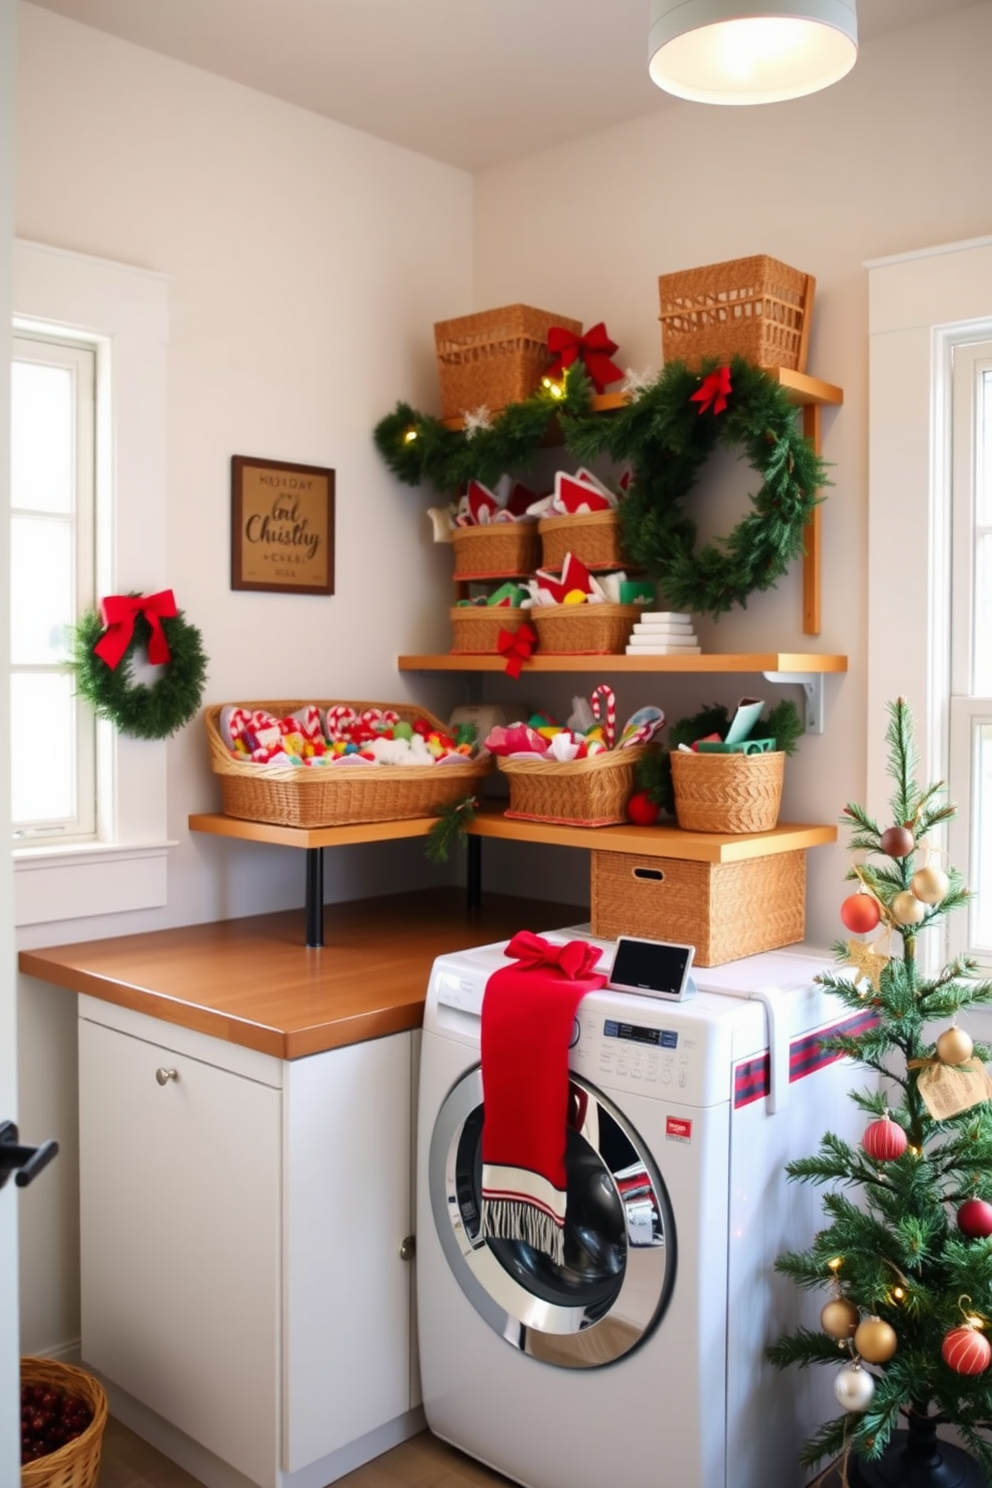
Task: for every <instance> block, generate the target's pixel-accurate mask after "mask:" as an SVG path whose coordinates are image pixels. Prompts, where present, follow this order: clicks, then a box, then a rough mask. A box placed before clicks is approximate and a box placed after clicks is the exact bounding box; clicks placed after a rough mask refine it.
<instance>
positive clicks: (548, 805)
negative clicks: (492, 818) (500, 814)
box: [496, 744, 646, 827]
mask: <svg viewBox="0 0 992 1488" xmlns="http://www.w3.org/2000/svg"><path fill="white" fill-rule="evenodd" d="M645 749H646V746H645V745H643V744H634V745H632V746H631V747H630V748H628V749H610V750H607V751H605V752H604V753H603V754H594V755H593V757H592V759H584V760H574V761H573V762H572V763H571V764H567V765H564V764H559V763H558V762H557V761H556V760H547V759H505V758H503V757H502V756H501V757H500V758H499V759H498V760H497V761H496V763H497V764H498V766H499V768H500V770H501V771H502V772H503V774H504V775H505V776H506V778H507V780H508V781H509V782H510V804H509V807H508V808H507V810H506V812H505V815H506V816H509V817H513V818H515V819H516V820H519V821H540V822H557V823H559V824H563V825H566V826H573V827H609V826H612V825H613V824H614V823H615V822H622V821H626V819H627V802H628V800H629V799H630V796H631V794H632V793H633V790H634V778H635V771H636V769H637V762H638V760H639V759H641V757H642V756H643V754H644V753H645Z"/></svg>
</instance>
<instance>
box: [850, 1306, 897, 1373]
mask: <svg viewBox="0 0 992 1488" xmlns="http://www.w3.org/2000/svg"><path fill="white" fill-rule="evenodd" d="M854 1347H855V1348H856V1349H857V1351H858V1353H859V1354H860V1355H861V1357H862V1359H864V1360H865V1362H866V1363H868V1364H886V1363H887V1362H888V1361H889V1359H891V1358H892V1355H893V1354H894V1353H895V1351H896V1349H897V1348H898V1347H899V1340H898V1338H897V1337H896V1330H895V1328H892V1327H890V1326H889V1324H888V1323H887V1322H885V1321H884V1320H883V1319H882V1318H880V1317H867V1318H865V1320H864V1321H863V1322H861V1323H859V1324H858V1327H857V1329H856V1331H855V1334H854Z"/></svg>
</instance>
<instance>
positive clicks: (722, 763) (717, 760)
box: [669, 749, 785, 832]
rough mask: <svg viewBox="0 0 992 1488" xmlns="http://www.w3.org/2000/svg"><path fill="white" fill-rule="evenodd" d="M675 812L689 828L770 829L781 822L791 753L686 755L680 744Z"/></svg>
mask: <svg viewBox="0 0 992 1488" xmlns="http://www.w3.org/2000/svg"><path fill="white" fill-rule="evenodd" d="M669 757H670V759H671V762H672V788H673V790H674V792H675V815H676V817H677V818H678V823H679V826H680V827H683V828H684V829H685V830H686V831H687V832H770V831H772V829H773V828H774V827H775V826H776V824H777V822H778V813H779V807H780V806H781V804H782V784H783V781H784V779H785V755H784V753H783V752H782V751H781V750H780V749H777V750H774V751H773V752H772V753H770V754H685V753H683V752H682V751H681V750H678V749H675V750H673V751H672V753H671V755H670V756H669Z"/></svg>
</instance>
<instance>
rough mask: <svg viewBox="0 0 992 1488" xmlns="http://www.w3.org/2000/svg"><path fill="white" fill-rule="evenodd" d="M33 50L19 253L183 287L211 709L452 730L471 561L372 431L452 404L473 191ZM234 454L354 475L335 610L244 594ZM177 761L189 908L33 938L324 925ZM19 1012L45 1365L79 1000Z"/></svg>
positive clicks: (387, 865)
mask: <svg viewBox="0 0 992 1488" xmlns="http://www.w3.org/2000/svg"><path fill="white" fill-rule="evenodd" d="M18 31H19V36H18V57H17V74H18V93H19V104H18V151H17V173H18V190H17V199H16V222H15V231H16V233H17V235H18V236H19V237H21V238H27V239H30V240H34V241H38V242H43V243H49V244H52V245H55V246H56V247H60V248H67V249H72V250H74V251H77V252H81V253H87V254H93V255H98V256H100V257H103V258H108V259H113V260H117V261H120V262H124V263H128V264H133V265H137V266H139V267H142V268H148V269H153V270H156V271H159V272H161V273H164V274H167V275H169V276H171V280H172V284H171V290H170V328H169V386H168V398H169V415H168V418H169V425H168V427H169V434H168V476H167V478H168V533H167V547H168V565H167V567H168V580H167V582H168V583H169V584H170V585H171V587H172V588H173V589H174V590H175V593H176V597H177V601H178V603H179V604H180V606H181V607H182V608H183V609H184V611H185V613H186V616H187V618H188V619H189V620H190V621H191V622H192V623H193V624H196V625H198V626H199V627H200V629H201V631H202V634H203V641H204V646H205V649H206V651H207V654H208V656H209V658H210V669H209V681H208V685H207V691H206V700H207V701H210V702H220V701H223V700H236V699H237V698H239V697H244V696H253V697H267V696H268V697H300V698H303V697H310V696H315V697H341V698H362V699H370V700H379V699H389V700H391V699H399V698H405V697H407V696H414V697H416V698H417V700H418V701H422V702H424V703H425V704H426V705H427V706H432V707H433V706H436V707H438V708H439V709H440V711H442V712H445V711H447V706H448V701H449V700H451V699H453V698H454V697H455V695H456V694H455V687H454V684H452V683H448V684H445V685H443V686H438V685H436V684H431V683H426V684H424V683H423V682H422V681H421V679H416V678H414V679H408V678H406V677H401V676H400V675H399V674H398V673H397V671H396V665H395V659H396V656H397V655H398V654H399V653H400V652H401V651H406V650H410V649H411V648H413V649H418V648H419V649H423V650H436V649H440V648H441V647H442V646H446V645H447V643H448V642H447V605H448V600H449V595H450V553H449V552H448V550H447V549H443V550H442V549H438V548H436V547H434V546H433V545H432V544H431V542H430V531H429V523H428V521H427V519H426V517H425V516H424V507H425V505H426V502H425V501H424V500H423V499H422V498H420V497H418V496H417V495H416V493H414V492H412V491H410V490H409V488H407V487H401V486H399V485H398V484H397V483H396V482H395V481H394V480H393V478H392V477H391V476H390V475H389V473H388V471H386V469H385V467H384V466H383V465H382V462H381V461H380V459H379V457H378V455H377V453H376V451H375V448H374V446H373V444H372V438H371V431H372V428H373V426H374V424H375V422H376V421H377V419H378V418H380V417H381V416H382V414H384V413H385V412H387V411H388V409H389V408H391V407H392V405H393V403H394V402H395V401H396V399H397V398H401V397H403V398H408V399H410V400H412V401H413V402H415V403H418V404H423V403H426V402H427V401H428V400H429V399H432V398H435V397H436V378H435V371H434V355H433V329H432V328H433V323H434V321H435V320H438V319H441V318H443V317H445V316H448V315H452V314H456V315H457V314H461V313H463V312H464V311H465V310H468V309H470V308H471V302H470V275H471V244H470V235H471V199H472V182H471V178H470V177H469V176H467V175H466V174H465V173H464V172H461V171H457V170H455V169H453V168H451V167H448V166H445V165H440V164H438V163H436V162H433V161H430V160H427V159H425V158H423V157H420V156H417V155H414V154H412V153H410V152H408V151H405V150H402V149H399V148H397V147H395V146H392V145H388V144H384V143H382V142H381V141H379V140H376V139H372V138H371V137H370V136H367V135H364V134H361V133H359V132H357V131H355V130H351V129H347V128H344V127H343V126H340V125H336V124H334V123H331V122H329V121H327V120H326V119H322V118H318V117H316V116H315V115H312V114H309V113H306V112H304V111H302V110H299V109H294V108H292V107H291V106H288V105H286V104H284V103H280V102H275V101H273V100H272V99H269V98H266V97H263V96H262V95H260V94H257V93H254V92H252V91H250V90H248V89H245V88H242V87H238V86H236V85H234V84H230V83H227V82H223V81H220V80H218V79H216V78H214V77H212V76H211V75H209V74H207V73H205V72H201V71H198V70H196V69H193V68H189V67H185V66H182V65H180V64H177V63H174V62H172V61H169V60H166V59H164V58H161V57H158V56H156V55H154V54H152V53H150V52H147V51H143V50H141V49H139V48H137V47H134V46H131V45H129V44H127V43H123V42H119V41H116V40H114V39H111V38H110V37H108V36H105V35H103V34H101V33H100V32H97V31H94V30H91V29H89V28H86V27H81V26H79V25H77V24H75V23H73V22H69V21H66V20H64V19H62V18H61V17H58V16H55V15H53V14H51V13H49V12H48V11H45V10H41V9H38V8H36V7H34V6H32V5H28V4H22V5H20V7H19V10H18ZM235 453H237V454H247V455H258V456H266V457H271V458H274V459H281V460H291V461H298V462H302V463H305V464H316V465H328V466H331V467H333V468H334V469H335V471H336V472H337V523H336V538H337V564H336V568H337V584H336V593H335V595H334V596H333V597H329V598H328V597H309V596H302V597H301V596H284V595H270V594H251V593H234V592H232V591H231V589H230V588H229V582H228V576H229V573H230V546H229V544H230V515H229V513H230V475H229V471H230V458H231V455H232V454H235ZM122 579H123V582H124V584H125V586H126V587H132V585H131V584H130V583H129V582H128V579H127V576H126V575H122ZM134 587H138V588H142V587H144V586H143V584H142V582H141V580H140V578H139V579H138V581H137V583H136V585H134ZM168 754H169V766H168V771H169V835H170V837H171V838H173V839H175V841H176V842H177V844H178V845H177V846H176V848H175V849H174V851H173V853H172V855H171V859H170V865H169V902H168V905H167V907H166V908H165V909H163V910H161V911H156V912H150V913H147V914H126V915H115V916H105V917H103V918H99V919H90V920H65V921H62V922H60V923H59V922H57V923H54V924H51V925H39V926H32V927H31V929H30V930H25V931H22V932H21V938H20V943H21V944H22V945H27V944H31V945H38V944H56V943H64V942H66V941H76V940H85V939H90V938H93V937H96V936H107V935H120V934H128V933H132V932H135V931H141V930H146V929H152V928H157V927H159V926H164V925H170V924H183V923H189V922H193V921H198V920H207V919H219V918H225V917H228V916H232V915H244V914H250V913H254V912H256V911H259V910H263V909H278V908H285V907H293V906H298V905H299V906H301V905H302V899H303V885H304V865H303V859H302V855H301V854H298V853H295V852H291V851H286V850H282V849H273V848H260V849H249V848H247V847H246V846H244V845H242V844H238V843H227V842H222V841H220V840H219V839H212V838H206V837H202V836H194V835H191V834H190V833H189V832H188V830H187V827H186V821H187V817H188V815H189V813H190V812H193V811H207V810H212V809H216V808H217V807H218V806H219V801H220V797H219V792H218V790H217V788H216V784H215V780H214V777H213V776H212V775H211V773H210V770H209V765H208V756H207V750H206V744H205V738H204V736H203V732H202V725H200V724H199V723H194V724H193V725H191V726H190V727H189V728H188V729H187V730H185V731H184V732H183V733H181V734H180V735H179V736H178V737H177V738H176V739H175V740H173V741H172V742H170V744H169V746H168ZM325 858H326V863H325V881H326V887H327V893H328V897H329V898H332V899H345V898H352V897H356V896H360V895H365V894H375V893H386V892H390V891H392V890H395V889H400V888H404V887H412V886H413V885H414V884H416V885H417V886H421V885H422V884H424V883H429V882H431V881H432V880H433V879H434V877H435V876H437V875H438V873H439V871H438V870H434V869H432V868H431V866H430V865H429V864H427V862H426V860H425V859H424V856H423V845H422V844H421V843H417V842H410V843H397V844H394V845H392V846H387V847H385V848H363V847H356V848H348V849H343V850H341V851H340V852H337V853H328V854H326V855H325ZM440 876H442V877H443V874H441V875H440ZM301 933H302V919H301ZM19 1010H20V1069H21V1091H22V1104H21V1120H22V1125H23V1128H24V1129H25V1130H26V1131H27V1130H30V1131H31V1132H33V1133H35V1134H37V1133H43V1134H44V1135H45V1136H56V1137H58V1138H59V1139H60V1141H61V1142H62V1144H63V1157H62V1158H61V1159H60V1161H59V1163H58V1164H57V1165H56V1167H55V1168H53V1169H52V1170H51V1176H53V1177H56V1179H57V1181H53V1182H48V1181H47V1179H48V1177H49V1176H50V1175H48V1174H46V1182H45V1183H44V1184H39V1185H37V1187H36V1189H33V1190H32V1191H31V1195H30V1197H31V1200H32V1202H31V1204H30V1205H28V1204H26V1203H22V1204H21V1221H22V1225H21V1239H22V1253H23V1256H24V1266H23V1279H22V1320H21V1325H22V1344H23V1346H24V1348H25V1349H30V1350H36V1349H37V1350H41V1349H45V1350H47V1349H51V1348H53V1347H57V1346H59V1345H62V1344H64V1343H66V1342H71V1340H73V1338H74V1337H75V1336H76V1335H77V1334H78V1283H77V1269H78V1241H77V1235H78V1219H77V1203H78V1194H77V1182H78V1180H77V1159H76V1114H75V1113H76V1073H75V999H74V998H71V997H66V996H65V995H64V994H63V993H60V992H58V991H56V990H55V989H54V988H52V987H48V986H46V985H43V984H41V983H37V982H33V981H22V986H21V993H20V1004H19Z"/></svg>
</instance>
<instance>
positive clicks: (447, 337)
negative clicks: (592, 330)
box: [434, 305, 582, 418]
mask: <svg viewBox="0 0 992 1488" xmlns="http://www.w3.org/2000/svg"><path fill="white" fill-rule="evenodd" d="M552 326H563V327H564V329H565V330H567V331H574V332H575V334H576V335H577V336H579V335H581V334H582V322H581V321H580V320H569V319H567V318H566V317H565V316H564V315H553V314H552V313H551V311H549V310H535V309H533V307H532V306H530V305H505V306H504V307H503V308H502V309H500V310H481V311H479V313H478V314H476V315H462V316H459V317H458V319H456V320H439V321H437V322H436V324H435V326H434V344H435V348H436V351H437V370H438V378H439V381H440V384H441V417H442V418H459V417H460V416H461V415H462V414H463V413H465V412H466V411H467V410H470V409H474V408H479V407H480V406H481V405H482V404H485V406H486V407H487V408H488V409H489V410H490V412H494V411H495V410H496V409H500V408H505V407H506V405H507V403H519V402H521V401H522V400H523V399H524V398H529V397H530V395H531V393H533V392H535V391H536V390H537V388H538V387H539V386H540V383H541V378H542V377H543V376H544V374H545V373H546V372H547V370H548V368H549V367H550V366H551V364H552V362H553V361H554V354H553V353H552V352H550V351H549V350H548V332H549V331H550V329H551V327H552Z"/></svg>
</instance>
